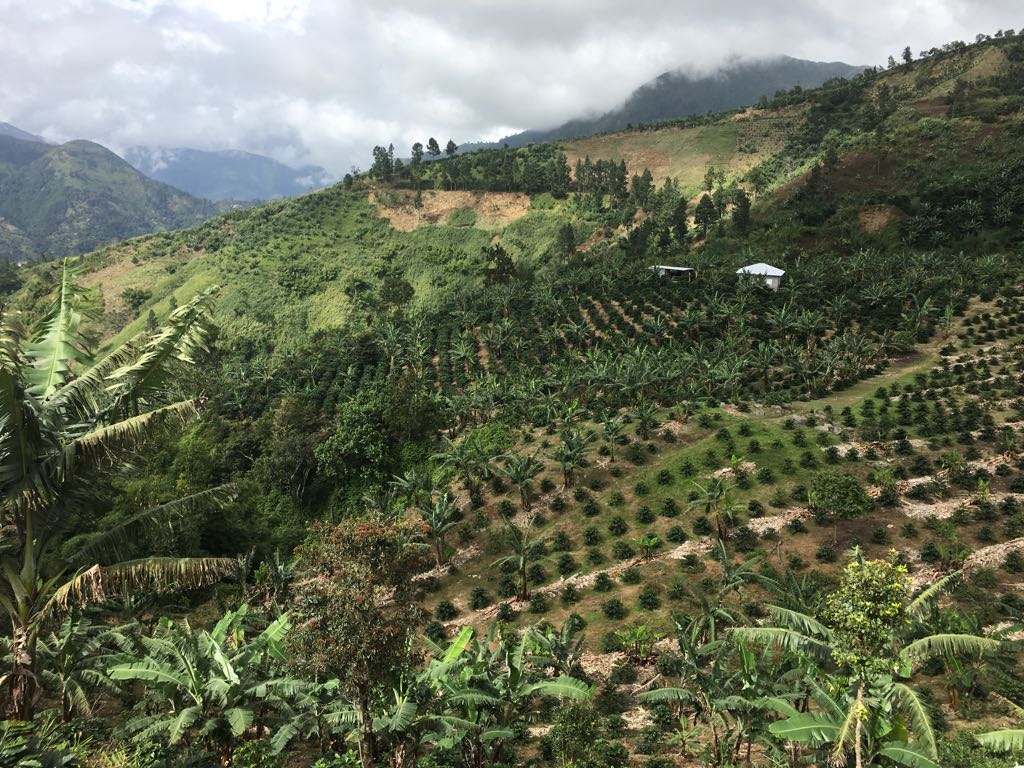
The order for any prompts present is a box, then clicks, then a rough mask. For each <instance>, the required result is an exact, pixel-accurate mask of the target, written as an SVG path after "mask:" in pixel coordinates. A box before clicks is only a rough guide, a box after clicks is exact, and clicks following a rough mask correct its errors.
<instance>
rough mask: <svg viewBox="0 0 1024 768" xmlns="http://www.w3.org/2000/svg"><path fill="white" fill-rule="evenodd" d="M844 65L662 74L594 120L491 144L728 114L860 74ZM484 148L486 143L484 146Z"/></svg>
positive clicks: (790, 62)
mask: <svg viewBox="0 0 1024 768" xmlns="http://www.w3.org/2000/svg"><path fill="white" fill-rule="evenodd" d="M862 69H863V67H857V66H853V65H850V64H844V63H842V62H820V61H805V60H803V59H794V58H791V57H789V56H778V57H774V58H768V59H763V60H756V61H744V60H739V61H733V62H730V63H728V64H726V65H724V66H722V67H721V68H720V69H718V70H716V71H715V72H713V73H712V74H710V75H700V76H698V75H690V74H687V73H685V72H682V71H674V72H671V71H670V72H663V73H662V74H660V75H658V77H656V78H654V79H653V80H651V81H650V82H647V83H644V84H643V85H641V86H640V87H639V88H637V89H636V90H635V91H634V92H633V93H632V94H631V95H630V97H629V98H628V99H626V101H625V103H623V104H622V105H621V106H619V107H617V108H616V109H613V110H611V111H610V112H606V113H605V114H603V115H598V116H596V117H586V118H578V119H575V120H570V121H568V122H566V123H563V124H562V125H560V126H558V127H557V128H551V129H547V130H529V131H523V132H522V133H517V134H513V135H511V136H506V137H505V138H504V139H500V140H499V141H497V142H494V144H493V146H499V147H500V146H501V145H503V144H508V145H509V146H512V147H521V146H525V145H527V144H535V143H538V142H544V141H557V140H559V139H573V138H579V137H585V136H593V135H595V134H599V133H609V132H613V131H621V130H623V129H625V128H633V127H636V126H641V125H643V124H645V123H657V122H663V121H665V120H678V119H680V118H684V117H689V116H690V115H703V114H705V113H707V112H724V111H726V110H730V109H736V108H737V107H744V106H748V105H751V104H756V103H757V102H758V101H759V100H760V99H762V98H770V97H771V96H773V95H774V94H775V93H776V92H778V91H787V90H789V89H791V88H793V87H795V86H799V87H801V88H808V89H810V88H817V87H818V86H819V85H821V84H822V83H824V82H825V81H826V80H829V79H831V78H834V77H850V76H852V75H854V74H856V73H857V72H860V71H861V70H862ZM481 146H486V145H481Z"/></svg>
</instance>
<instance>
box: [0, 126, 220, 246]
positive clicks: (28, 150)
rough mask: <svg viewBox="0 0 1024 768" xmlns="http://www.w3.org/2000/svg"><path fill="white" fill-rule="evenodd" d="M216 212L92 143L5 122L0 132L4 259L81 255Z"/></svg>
mask: <svg viewBox="0 0 1024 768" xmlns="http://www.w3.org/2000/svg"><path fill="white" fill-rule="evenodd" d="M24 135H27V136H30V137H31V138H29V139H27V140H26V139H24V138H18V136H24ZM219 211H220V207H218V206H217V205H216V204H214V203H211V202H210V201H208V200H201V199H199V198H196V197H193V196H192V195H189V194H186V193H185V192H182V191H180V190H178V189H175V188H173V187H171V186H168V185H167V184H162V183H160V182H158V181H154V180H153V179H150V178H148V177H146V176H144V175H143V174H141V173H140V172H139V171H137V170H135V169H134V168H132V167H131V166H130V165H129V164H128V163H126V162H125V161H124V160H122V159H121V158H120V157H118V156H117V155H115V154H114V153H113V152H111V151H110V150H109V149H106V148H105V147H102V146H100V145H99V144H95V143H93V142H91V141H71V142H68V143H67V144H60V145H53V144H48V143H45V142H44V141H42V140H41V139H40V138H39V137H32V135H31V134H26V133H25V132H24V131H19V130H18V129H16V128H13V126H9V125H7V124H6V123H5V124H3V128H2V129H0V259H6V260H8V261H22V260H29V259H35V258H40V257H46V258H56V257H60V256H68V255H72V254H76V253H83V252H86V251H90V250H93V249H95V248H98V247H100V246H103V245H105V244H107V243H109V242H112V241H114V240H123V239H125V238H129V237H135V236H136V235H141V234H145V233H148V232H156V231H159V230H167V229H180V228H183V227H190V226H193V225H195V224H199V223H200V222H202V221H204V220H205V219H208V218H210V217H211V216H214V215H216V214H217V213H218V212H219Z"/></svg>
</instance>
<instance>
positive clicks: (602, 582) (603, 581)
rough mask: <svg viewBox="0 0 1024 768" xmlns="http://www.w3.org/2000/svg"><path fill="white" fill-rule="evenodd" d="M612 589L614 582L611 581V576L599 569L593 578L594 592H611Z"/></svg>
mask: <svg viewBox="0 0 1024 768" xmlns="http://www.w3.org/2000/svg"><path fill="white" fill-rule="evenodd" d="M613 589H615V582H613V581H612V577H611V576H609V575H608V574H607V573H605V572H604V571H601V572H600V573H599V574H597V576H596V577H595V578H594V591H595V592H611V591H612V590H613Z"/></svg>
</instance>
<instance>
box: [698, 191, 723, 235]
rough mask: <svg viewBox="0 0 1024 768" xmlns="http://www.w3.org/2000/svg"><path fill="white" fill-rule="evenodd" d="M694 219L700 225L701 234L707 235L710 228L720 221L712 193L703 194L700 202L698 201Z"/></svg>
mask: <svg viewBox="0 0 1024 768" xmlns="http://www.w3.org/2000/svg"><path fill="white" fill-rule="evenodd" d="M693 220H694V222H695V223H696V224H697V226H698V227H700V231H701V234H702V235H703V236H705V237H707V234H708V230H709V229H711V226H712V225H713V224H714V223H715V222H716V221H718V209H717V208H715V204H714V202H712V200H711V196H710V195H707V194H705V195H702V196H701V198H700V202H699V203H697V209H696V210H695V211H694V214H693Z"/></svg>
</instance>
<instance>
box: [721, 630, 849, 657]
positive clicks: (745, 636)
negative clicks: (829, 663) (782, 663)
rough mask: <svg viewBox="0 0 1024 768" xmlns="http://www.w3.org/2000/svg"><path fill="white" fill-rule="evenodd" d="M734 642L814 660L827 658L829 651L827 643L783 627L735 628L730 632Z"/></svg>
mask: <svg viewBox="0 0 1024 768" xmlns="http://www.w3.org/2000/svg"><path fill="white" fill-rule="evenodd" d="M731 637H732V638H733V639H734V640H738V641H746V642H751V643H763V644H764V645H768V646H772V647H775V648H779V649H782V650H789V651H801V652H803V653H807V654H809V655H811V656H814V657H816V658H828V657H829V655H830V654H831V650H830V649H829V646H828V644H827V643H825V642H822V641H820V640H816V639H815V638H813V637H808V636H807V635H805V634H802V633H800V632H797V631H795V630H792V629H786V628H785V627H737V628H736V629H734V630H733V631H732V634H731Z"/></svg>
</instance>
